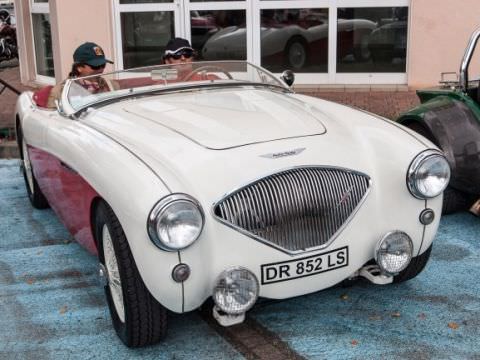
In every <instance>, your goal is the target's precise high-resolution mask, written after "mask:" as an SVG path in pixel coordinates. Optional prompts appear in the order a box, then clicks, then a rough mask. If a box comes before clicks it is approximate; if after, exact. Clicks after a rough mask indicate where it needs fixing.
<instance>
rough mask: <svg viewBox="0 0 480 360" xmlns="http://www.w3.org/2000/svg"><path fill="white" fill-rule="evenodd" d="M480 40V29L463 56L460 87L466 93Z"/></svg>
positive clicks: (475, 32)
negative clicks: (471, 66)
mask: <svg viewBox="0 0 480 360" xmlns="http://www.w3.org/2000/svg"><path fill="white" fill-rule="evenodd" d="M479 38H480V28H478V29H477V30H475V31H474V32H473V34H472V35H471V37H470V41H469V42H468V45H467V48H466V49H465V54H464V55H463V60H462V63H461V65H460V87H461V89H462V90H463V91H464V92H466V91H467V90H468V67H469V65H470V61H471V60H472V56H473V53H474V51H475V47H476V46H477V43H478V39H479Z"/></svg>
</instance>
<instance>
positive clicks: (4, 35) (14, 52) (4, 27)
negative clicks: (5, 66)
mask: <svg viewBox="0 0 480 360" xmlns="http://www.w3.org/2000/svg"><path fill="white" fill-rule="evenodd" d="M15 58H18V48H17V34H16V31H15V27H14V26H12V25H11V21H10V14H9V13H8V11H6V10H0V62H2V61H5V60H12V59H15Z"/></svg>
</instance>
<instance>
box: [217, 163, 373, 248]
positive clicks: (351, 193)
mask: <svg viewBox="0 0 480 360" xmlns="http://www.w3.org/2000/svg"><path fill="white" fill-rule="evenodd" d="M369 187H370V178H369V177H368V175H365V174H362V173H359V172H355V171H351V170H347V169H341V168H333V167H313V166H312V167H301V168H294V169H289V170H285V171H282V172H279V173H276V174H273V175H269V176H266V177H264V178H262V179H259V180H256V181H254V182H252V183H251V184H248V185H246V186H244V187H242V188H241V189H239V190H236V191H235V192H233V193H231V194H229V195H227V196H225V197H224V198H223V199H222V200H220V201H219V202H217V203H216V204H215V205H214V209H213V211H214V214H215V216H216V217H217V218H218V219H219V220H220V221H222V222H224V223H225V224H227V225H229V226H232V227H233V228H235V229H237V230H239V231H241V232H243V233H245V234H247V235H249V236H251V237H253V238H255V239H257V240H259V241H262V242H264V243H266V244H269V245H271V246H274V247H276V248H278V249H280V250H282V251H285V252H287V253H291V254H294V253H298V252H303V251H308V250H313V249H317V248H321V247H325V246H327V245H328V244H329V243H330V242H331V241H333V239H334V237H335V236H336V234H337V233H339V231H340V230H341V229H342V227H344V226H345V225H346V223H348V221H349V219H350V218H351V217H352V215H353V214H354V213H355V212H356V210H357V209H358V207H359V206H360V204H361V203H362V201H363V200H364V199H365V197H366V196H367V194H368V190H369Z"/></svg>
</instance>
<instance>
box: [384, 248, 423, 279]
mask: <svg viewBox="0 0 480 360" xmlns="http://www.w3.org/2000/svg"><path fill="white" fill-rule="evenodd" d="M431 252H432V245H430V247H429V248H428V249H427V250H426V251H424V253H423V254H421V255H419V256H416V257H414V258H413V259H412V261H410V264H408V266H407V268H406V269H405V270H403V271H400V273H399V274H398V275H395V276H394V277H393V282H394V283H401V282H404V281H408V280H410V279H413V278H414V277H415V276H417V275H418V274H420V273H421V272H422V271H423V269H424V268H425V265H427V262H428V259H429V258H430V253H431Z"/></svg>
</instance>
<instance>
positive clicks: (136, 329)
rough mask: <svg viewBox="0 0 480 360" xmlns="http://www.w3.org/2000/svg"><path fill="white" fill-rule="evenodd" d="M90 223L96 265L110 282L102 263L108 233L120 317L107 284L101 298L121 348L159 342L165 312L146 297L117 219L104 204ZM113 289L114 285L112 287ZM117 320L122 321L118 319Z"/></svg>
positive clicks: (100, 205)
mask: <svg viewBox="0 0 480 360" xmlns="http://www.w3.org/2000/svg"><path fill="white" fill-rule="evenodd" d="M94 221H95V223H94V232H95V239H96V241H97V244H98V257H99V261H100V263H101V264H103V265H104V266H105V268H106V269H107V273H108V274H109V275H108V278H110V279H113V278H114V277H112V275H111V273H110V272H109V270H108V265H107V264H105V249H104V245H105V244H108V241H107V240H106V239H104V236H103V234H104V231H107V230H108V235H109V236H110V238H111V244H112V245H113V250H114V251H113V253H114V257H115V258H116V259H115V260H116V264H117V266H118V274H119V279H118V280H119V284H120V285H119V287H120V290H121V292H120V293H121V294H122V297H121V303H122V304H123V309H124V313H123V316H119V313H118V312H117V309H116V306H115V302H114V299H113V297H112V291H111V286H110V281H108V282H107V284H106V285H105V295H106V298H107V302H108V307H109V309H110V314H111V317H112V322H113V326H114V328H115V331H116V332H117V335H118V336H119V337H120V339H121V340H122V341H123V343H124V344H125V345H127V346H128V347H132V348H133V347H142V346H147V345H152V344H155V343H157V342H159V341H160V340H162V339H163V338H164V337H165V336H166V333H167V310H166V309H165V308H164V307H163V306H162V305H161V304H160V303H159V302H158V301H157V300H155V298H154V297H153V296H152V295H151V294H150V292H149V291H148V289H147V288H146V286H145V284H144V282H143V280H142V278H141V277H140V274H139V272H138V269H137V266H136V264H135V260H134V258H133V256H132V253H131V251H130V246H129V245H128V241H127V238H126V236H125V233H124V232H123V229H122V226H121V225H120V222H119V221H118V218H117V217H116V216H115V214H114V212H113V210H112V209H111V208H110V206H108V204H106V203H105V202H100V203H99V204H98V206H97V208H96V211H95V218H94ZM104 227H106V228H105V229H106V230H104ZM107 246H108V245H107ZM117 284H118V282H117ZM113 287H115V286H114V285H113ZM117 300H118V298H117ZM121 317H122V318H123V319H124V321H122V320H121Z"/></svg>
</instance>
